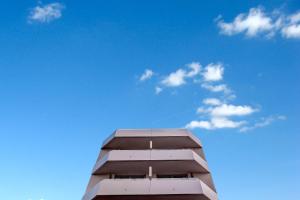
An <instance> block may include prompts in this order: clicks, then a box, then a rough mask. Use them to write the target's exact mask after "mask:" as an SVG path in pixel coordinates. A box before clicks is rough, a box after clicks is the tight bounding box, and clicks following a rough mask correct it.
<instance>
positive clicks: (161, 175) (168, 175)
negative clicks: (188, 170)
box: [156, 174, 189, 178]
mask: <svg viewBox="0 0 300 200" xmlns="http://www.w3.org/2000/svg"><path fill="white" fill-rule="evenodd" d="M156 176H157V178H188V177H189V176H188V175H187V174H157V175H156Z"/></svg>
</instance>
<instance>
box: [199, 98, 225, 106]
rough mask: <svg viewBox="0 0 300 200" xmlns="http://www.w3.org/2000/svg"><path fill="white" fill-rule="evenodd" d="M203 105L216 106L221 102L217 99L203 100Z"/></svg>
mask: <svg viewBox="0 0 300 200" xmlns="http://www.w3.org/2000/svg"><path fill="white" fill-rule="evenodd" d="M203 103H204V104H206V105H211V106H218V105H220V104H221V103H222V102H221V101H220V100H219V99H217V98H207V99H204V100H203Z"/></svg>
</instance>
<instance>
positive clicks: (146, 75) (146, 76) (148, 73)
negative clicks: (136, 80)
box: [140, 69, 154, 81]
mask: <svg viewBox="0 0 300 200" xmlns="http://www.w3.org/2000/svg"><path fill="white" fill-rule="evenodd" d="M153 75H154V72H153V71H152V70H151V69H146V70H145V71H144V73H143V74H142V75H141V77H140V81H145V80H148V79H150V78H151V77H152V76H153Z"/></svg>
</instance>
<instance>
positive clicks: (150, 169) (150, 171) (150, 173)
mask: <svg viewBox="0 0 300 200" xmlns="http://www.w3.org/2000/svg"><path fill="white" fill-rule="evenodd" d="M149 178H150V179H152V166H149Z"/></svg>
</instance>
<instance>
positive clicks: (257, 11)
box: [218, 8, 274, 37]
mask: <svg viewBox="0 0 300 200" xmlns="http://www.w3.org/2000/svg"><path fill="white" fill-rule="evenodd" d="M218 26H219V28H220V29H221V33H223V34H225V35H234V34H238V33H242V32H245V33H246V35H247V36H249V37H253V36H256V35H257V34H259V33H263V32H269V31H271V30H272V29H273V28H274V25H273V20H272V18H271V17H269V16H267V15H266V13H265V12H264V11H263V9H261V8H251V9H250V10H249V13H247V14H245V13H242V14H239V15H238V16H237V17H235V19H234V20H233V21H232V22H229V23H226V22H224V21H223V20H219V21H218Z"/></svg>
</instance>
